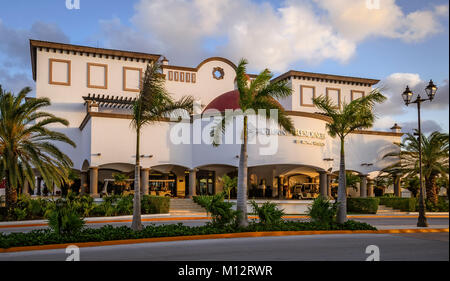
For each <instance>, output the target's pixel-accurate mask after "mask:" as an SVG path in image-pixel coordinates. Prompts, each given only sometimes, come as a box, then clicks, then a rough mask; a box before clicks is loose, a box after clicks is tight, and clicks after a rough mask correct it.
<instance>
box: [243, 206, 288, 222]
mask: <svg viewBox="0 0 450 281" xmlns="http://www.w3.org/2000/svg"><path fill="white" fill-rule="evenodd" d="M250 203H251V204H252V207H253V212H254V213H255V214H257V215H258V217H259V220H260V222H261V223H262V224H279V223H281V222H282V221H283V216H284V211H283V210H280V209H278V207H277V204H276V203H273V202H264V203H263V204H262V205H261V206H258V203H256V202H255V201H254V200H252V201H250Z"/></svg>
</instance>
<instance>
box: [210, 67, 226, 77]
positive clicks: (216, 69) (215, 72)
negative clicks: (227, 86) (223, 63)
mask: <svg viewBox="0 0 450 281" xmlns="http://www.w3.org/2000/svg"><path fill="white" fill-rule="evenodd" d="M212 75H213V78H214V79H217V80H220V79H223V76H224V75H225V72H224V71H223V68H221V67H214V68H213V71H212Z"/></svg>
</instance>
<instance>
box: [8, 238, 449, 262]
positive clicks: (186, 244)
mask: <svg viewBox="0 0 450 281" xmlns="http://www.w3.org/2000/svg"><path fill="white" fill-rule="evenodd" d="M369 245H376V246H377V247H378V248H379V253H380V260H382V261H437V260H441V261H448V260H449V234H448V233H427V234H423V233H419V234H395V235H393V234H349V235H347V234H341V235H307V236H282V237H258V238H233V239H213V240H195V241H177V242H159V243H143V244H132V245H117V246H103V247H89V248H80V260H81V261H99V260H121V261H126V260H157V261H169V260H175V261H192V260H200V261H215V260H218V261H220V260H229V261H236V260H242V261H246V260H248V261H271V260H281V261H288V260H294V261H364V260H366V258H367V257H368V256H369V254H366V248H367V246H369ZM67 256H68V255H67V254H66V253H65V249H57V250H45V251H30V252H16V253H2V254H0V261H14V260H27V261H28V260H39V261H41V260H53V261H64V260H65V259H66V257H67Z"/></svg>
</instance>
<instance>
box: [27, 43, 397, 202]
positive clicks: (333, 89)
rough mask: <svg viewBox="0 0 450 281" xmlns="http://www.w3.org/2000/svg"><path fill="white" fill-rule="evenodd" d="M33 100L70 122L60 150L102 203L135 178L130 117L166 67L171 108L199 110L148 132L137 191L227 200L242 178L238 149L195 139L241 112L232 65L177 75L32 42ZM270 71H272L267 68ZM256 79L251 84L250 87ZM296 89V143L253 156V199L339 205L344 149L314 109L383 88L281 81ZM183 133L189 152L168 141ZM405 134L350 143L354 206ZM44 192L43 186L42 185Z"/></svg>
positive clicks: (124, 58) (326, 79)
mask: <svg viewBox="0 0 450 281" xmlns="http://www.w3.org/2000/svg"><path fill="white" fill-rule="evenodd" d="M30 51H31V62H32V72H33V79H34V80H35V81H36V97H48V98H50V100H51V103H52V105H51V106H50V107H48V108H46V111H48V112H51V113H53V114H55V115H57V116H58V117H62V118H65V119H67V120H68V121H69V122H70V125H69V127H68V128H65V127H61V128H55V129H57V130H60V131H62V132H64V133H65V134H66V135H67V136H69V137H70V138H71V139H72V140H73V141H74V142H75V143H76V145H77V147H76V148H72V147H69V146H66V145H64V146H60V147H61V148H62V150H63V151H64V152H65V153H66V154H68V155H69V157H70V158H71V159H72V161H73V162H74V170H76V171H78V172H79V173H80V185H81V189H82V191H83V192H86V193H90V194H92V195H93V196H100V195H102V194H105V193H109V192H111V191H110V190H109V187H108V183H110V182H111V180H112V178H113V173H118V172H120V173H123V174H127V175H129V176H130V179H132V178H133V173H134V163H135V145H136V144H135V143H136V135H135V131H134V130H133V128H132V126H131V123H130V121H131V109H132V103H133V100H134V99H135V98H136V96H137V94H138V92H139V89H140V87H141V79H142V76H143V74H144V72H145V69H146V66H147V64H149V63H151V62H152V61H155V60H161V61H162V63H163V73H164V75H165V80H166V88H167V90H168V92H169V93H171V94H172V96H173V97H174V99H176V100H177V99H180V98H181V97H182V96H186V95H191V96H193V97H194V98H195V99H196V101H198V106H197V108H195V111H194V115H193V116H190V118H188V119H187V120H186V119H184V120H182V121H179V120H170V119H167V120H163V121H161V122H158V123H155V124H150V125H148V126H146V127H144V129H143V131H142V136H141V158H142V159H141V166H142V172H141V179H142V180H141V182H142V186H141V187H140V188H141V189H142V190H143V192H144V193H146V194H159V195H167V196H173V197H181V198H184V197H190V196H193V195H196V194H215V193H217V192H220V191H222V190H223V183H222V181H221V177H222V176H223V175H229V176H232V177H233V176H237V167H238V164H239V152H240V144H238V143H234V144H222V145H220V146H217V147H216V146H213V145H211V144H210V143H205V142H203V141H201V142H200V143H199V142H196V141H195V139H196V138H198V137H199V136H198V134H197V132H199V130H196V128H197V129H198V128H200V129H201V130H200V131H208V133H209V130H208V127H207V125H208V122H206V121H208V120H209V119H210V118H208V117H205V116H203V117H202V115H201V113H203V112H205V111H207V110H211V109H216V110H219V111H224V110H226V109H237V108H239V105H238V95H239V93H238V91H237V90H236V83H235V77H236V73H235V69H236V65H235V64H234V63H233V62H231V61H230V60H228V59H226V58H221V57H212V58H207V59H205V60H203V61H201V62H199V64H198V65H197V66H194V67H192V66H190V67H186V66H176V65H172V64H170V63H169V61H168V60H167V59H166V58H165V57H163V56H161V55H156V54H146V53H137V52H130V51H119V50H110V49H102V48H93V47H86V46H77V45H69V44H61V43H53V42H44V41H37V40H30ZM268 67H269V68H270V65H269V66H268ZM252 78H254V76H253V75H249V79H252ZM274 80H275V81H277V80H284V81H286V82H287V83H288V85H289V86H290V87H291V88H292V96H291V97H289V98H285V99H283V100H279V101H278V102H279V103H280V104H281V105H282V106H283V107H284V109H285V110H286V111H287V112H288V114H289V116H290V117H291V118H292V120H293V122H294V124H295V128H296V134H295V135H291V134H286V133H283V132H281V131H279V132H271V133H272V134H276V135H277V148H276V153H274V154H268V155H264V154H261V153H260V149H261V148H264V146H265V145H264V144H262V143H258V142H257V143H256V144H251V145H249V146H248V153H249V155H248V181H249V185H248V186H249V197H250V198H252V197H254V198H277V199H304V198H313V197H316V196H317V195H318V194H320V193H322V194H324V195H328V196H333V186H334V184H333V182H334V180H335V176H336V172H337V171H338V170H339V151H340V145H339V141H338V140H337V139H333V138H331V137H330V136H329V135H328V134H327V131H326V127H325V125H326V123H327V122H328V120H329V119H328V117H327V116H325V115H323V114H321V113H320V112H319V110H318V109H317V108H315V106H314V105H313V104H312V98H313V97H317V96H319V95H327V96H328V97H329V98H331V99H332V100H333V101H334V102H335V103H336V104H339V105H341V104H342V103H344V102H347V103H348V102H349V101H351V100H353V99H356V98H359V97H361V96H364V95H366V94H368V93H369V92H370V91H371V89H372V87H373V85H375V84H376V83H378V80H375V79H367V78H357V77H347V76H338V75H331V74H319V73H309V72H302V71H288V72H286V73H284V74H282V75H280V76H278V77H276V78H274ZM175 126H181V127H178V129H180V128H182V129H186V130H187V132H188V133H189V138H188V141H187V142H181V143H179V142H178V143H177V142H176V141H175V142H174V141H173V136H171V133H173V132H174V131H175V132H176V130H175V129H176V128H175ZM401 136H402V133H401V132H400V127H398V126H394V127H392V128H391V130H390V131H386V132H381V131H373V130H359V131H357V132H355V133H353V134H351V135H349V136H348V138H347V140H346V144H345V145H346V168H347V169H348V170H349V171H352V172H354V173H355V174H356V173H357V174H358V175H359V176H360V177H361V183H360V184H359V187H357V188H356V189H353V188H352V189H349V191H348V194H349V196H353V197H356V196H373V194H374V191H373V181H372V180H371V179H372V178H373V175H376V173H377V172H378V171H379V170H380V169H382V168H383V167H385V166H386V165H387V164H388V163H386V161H385V160H383V159H382V156H383V155H384V154H385V153H386V152H388V151H391V150H392V149H395V148H396V146H395V145H394V143H398V142H400V141H401ZM38 182H39V185H41V184H42V183H41V181H40V180H39V179H38Z"/></svg>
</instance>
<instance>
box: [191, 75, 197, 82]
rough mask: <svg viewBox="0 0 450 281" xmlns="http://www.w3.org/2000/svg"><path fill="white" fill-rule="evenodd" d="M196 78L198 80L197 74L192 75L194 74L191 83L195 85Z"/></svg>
mask: <svg viewBox="0 0 450 281" xmlns="http://www.w3.org/2000/svg"><path fill="white" fill-rule="evenodd" d="M196 78H197V77H196V75H195V73H192V74H191V82H192V83H195V82H196Z"/></svg>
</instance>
